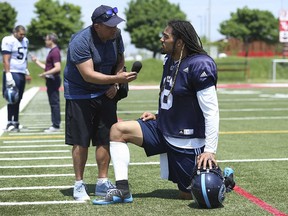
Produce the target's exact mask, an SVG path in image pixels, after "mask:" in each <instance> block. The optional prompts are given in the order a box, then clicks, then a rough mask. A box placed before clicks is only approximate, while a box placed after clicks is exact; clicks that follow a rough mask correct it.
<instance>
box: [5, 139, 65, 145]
mask: <svg viewBox="0 0 288 216" xmlns="http://www.w3.org/2000/svg"><path fill="white" fill-rule="evenodd" d="M52 142H53V143H54V142H59V143H64V142H65V140H64V139H61V140H13V141H3V144H16V143H52Z"/></svg>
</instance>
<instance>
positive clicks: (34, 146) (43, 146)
mask: <svg viewBox="0 0 288 216" xmlns="http://www.w3.org/2000/svg"><path fill="white" fill-rule="evenodd" d="M49 147H50V148H52V147H67V145H65V144H56V145H26V146H21V145H18V146H0V149H13V148H17V149H19V148H49Z"/></svg>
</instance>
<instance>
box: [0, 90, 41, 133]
mask: <svg viewBox="0 0 288 216" xmlns="http://www.w3.org/2000/svg"><path fill="white" fill-rule="evenodd" d="M39 89H40V88H39V87H32V88H30V89H28V90H27V91H25V92H24V94H23V98H22V100H21V103H20V108H19V113H20V112H22V110H23V109H24V108H25V107H26V106H27V104H28V103H29V102H30V100H31V99H32V98H33V97H34V96H35V95H36V94H37V92H38V91H39ZM6 125H7V106H4V107H3V108H2V109H0V136H1V135H2V134H3V132H4V129H5V128H6ZM2 129H3V130H2Z"/></svg>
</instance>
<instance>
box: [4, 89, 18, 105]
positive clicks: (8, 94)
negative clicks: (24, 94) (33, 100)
mask: <svg viewBox="0 0 288 216" xmlns="http://www.w3.org/2000/svg"><path fill="white" fill-rule="evenodd" d="M4 98H5V99H6V101H7V102H8V104H15V103H17V102H18V101H19V90H18V88H17V87H16V86H14V87H8V88H6V89H5V92H4Z"/></svg>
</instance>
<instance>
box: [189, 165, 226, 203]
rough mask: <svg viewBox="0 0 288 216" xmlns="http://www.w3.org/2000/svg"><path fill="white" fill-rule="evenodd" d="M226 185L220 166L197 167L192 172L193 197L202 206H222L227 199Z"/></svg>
mask: <svg viewBox="0 0 288 216" xmlns="http://www.w3.org/2000/svg"><path fill="white" fill-rule="evenodd" d="M225 191H226V187H225V184H224V178H223V176H222V171H221V169H220V168H219V167H217V168H216V167H213V168H212V169H206V170H204V169H203V168H201V169H197V167H195V169H194V171H193V174H192V182H191V193H192V197H193V199H194V200H195V202H196V203H197V205H198V206H199V207H201V208H217V207H221V206H222V203H223V201H224V199H225Z"/></svg>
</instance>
